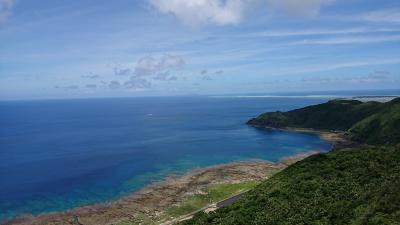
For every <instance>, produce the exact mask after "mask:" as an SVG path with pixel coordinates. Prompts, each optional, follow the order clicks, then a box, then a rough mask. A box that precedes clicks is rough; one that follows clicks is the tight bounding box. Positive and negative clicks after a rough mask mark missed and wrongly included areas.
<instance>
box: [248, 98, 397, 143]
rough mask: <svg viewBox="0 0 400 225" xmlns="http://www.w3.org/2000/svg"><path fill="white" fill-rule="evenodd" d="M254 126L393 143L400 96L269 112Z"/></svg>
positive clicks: (258, 119)
mask: <svg viewBox="0 0 400 225" xmlns="http://www.w3.org/2000/svg"><path fill="white" fill-rule="evenodd" d="M248 124H250V125H257V126H269V127H275V128H285V127H295V128H313V129H320V130H338V131H346V132H347V133H348V135H349V137H350V138H351V139H352V140H356V141H360V142H365V143H368V144H390V143H397V142H399V140H400V138H399V137H400V133H399V132H400V131H399V129H397V127H399V124H400V98H396V99H393V100H392V101H390V102H386V103H380V102H364V103H363V102H361V101H357V100H332V101H329V102H327V103H323V104H319V105H313V106H308V107H305V108H301V109H295V110H291V111H288V112H279V111H278V112H268V113H264V114H261V115H260V116H258V117H257V118H254V119H251V120H250V121H248Z"/></svg>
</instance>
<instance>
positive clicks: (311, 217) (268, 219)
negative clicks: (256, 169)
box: [182, 146, 400, 225]
mask: <svg viewBox="0 0 400 225" xmlns="http://www.w3.org/2000/svg"><path fill="white" fill-rule="evenodd" d="M399 203H400V149H399V146H397V147H388V146H386V147H370V148H367V149H354V150H352V151H348V150H340V151H335V152H330V153H327V154H319V155H315V156H311V157H309V158H307V159H305V160H303V161H300V162H298V163H296V164H294V165H292V166H290V167H288V168H287V169H285V170H284V171H282V172H280V173H278V174H277V175H275V176H273V177H272V178H270V179H268V180H266V181H264V182H263V183H262V184H261V185H259V186H257V187H256V188H255V189H254V190H252V191H251V192H249V193H248V194H246V195H245V196H244V197H243V198H242V199H241V200H239V201H238V202H236V203H235V204H234V205H232V206H229V207H226V208H221V209H219V210H217V211H216V212H215V213H210V214H206V213H198V214H196V215H195V217H194V218H193V219H191V220H189V221H186V222H184V223H182V224H227V225H228V224H229V225H234V224H277V225H278V224H288V225H289V224H365V225H368V224H376V225H383V224H400V204H399Z"/></svg>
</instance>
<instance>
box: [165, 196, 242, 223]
mask: <svg viewBox="0 0 400 225" xmlns="http://www.w3.org/2000/svg"><path fill="white" fill-rule="evenodd" d="M247 192H248V191H245V192H241V193H239V194H236V195H234V196H231V197H229V198H226V199H224V200H221V201H219V202H217V203H214V204H211V205H207V206H205V207H203V208H201V209H199V210H196V211H194V212H191V213H189V214H186V215H184V216H181V217H179V218H176V219H174V220H171V221H168V222H165V223H162V224H161V225H173V224H176V223H178V222H182V221H185V220H189V219H191V218H192V217H193V216H194V215H195V214H196V213H198V212H206V213H209V212H213V211H215V210H217V209H219V208H222V207H226V206H230V205H232V204H233V203H235V202H237V201H238V200H239V199H240V198H241V197H242V196H243V195H244V194H246V193H247Z"/></svg>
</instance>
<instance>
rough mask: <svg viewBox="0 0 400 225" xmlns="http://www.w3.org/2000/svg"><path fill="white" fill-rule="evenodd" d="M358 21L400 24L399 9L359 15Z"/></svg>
mask: <svg viewBox="0 0 400 225" xmlns="http://www.w3.org/2000/svg"><path fill="white" fill-rule="evenodd" d="M358 19H360V20H365V21H369V22H384V23H387V22H389V23H400V8H393V9H383V10H377V11H372V12H368V13H365V14H362V15H360V16H359V17H358Z"/></svg>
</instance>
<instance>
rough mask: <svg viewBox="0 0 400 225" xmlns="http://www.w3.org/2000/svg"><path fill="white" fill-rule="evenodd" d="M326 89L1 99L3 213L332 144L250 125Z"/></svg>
mask: <svg viewBox="0 0 400 225" xmlns="http://www.w3.org/2000/svg"><path fill="white" fill-rule="evenodd" d="M326 100H327V97H324V96H319V97H318V96H316V97H314V98H305V97H304V98H303V97H296V98H285V97H281V98H269V97H255V98H243V97H234V96H225V97H206V96H197V97H137V98H115V99H80V100H34V101H4V102H0V149H1V150H0V220H4V219H7V218H12V217H15V216H18V215H22V214H39V213H44V212H51V211H61V210H66V209H70V208H73V207H77V206H82V205H86V204H92V203H98V202H105V201H110V200H113V199H116V198H118V197H121V196H123V195H125V194H127V193H130V192H132V191H135V190H138V189H140V188H142V187H144V186H146V185H148V184H150V183H151V182H154V181H158V180H160V179H162V178H164V177H166V176H167V175H169V174H171V173H184V172H185V171H188V170H190V169H193V168H197V167H205V166H211V165H216V164H221V163H229V162H233V161H237V160H246V159H265V160H271V161H278V160H279V159H280V158H281V157H284V156H289V155H294V154H297V153H301V152H306V151H312V150H319V151H328V150H329V149H330V144H328V143H326V142H325V141H323V140H321V139H320V138H319V137H318V136H317V135H314V134H307V133H296V132H287V131H276V130H268V129H261V128H254V127H249V126H247V125H246V124H245V123H246V121H247V120H248V119H250V118H252V117H255V116H257V115H258V114H260V113H262V112H266V111H276V110H282V111H286V110H290V109H294V108H299V107H303V106H306V105H311V104H316V103H322V102H325V101H326Z"/></svg>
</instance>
